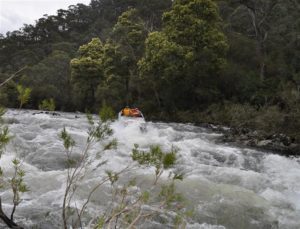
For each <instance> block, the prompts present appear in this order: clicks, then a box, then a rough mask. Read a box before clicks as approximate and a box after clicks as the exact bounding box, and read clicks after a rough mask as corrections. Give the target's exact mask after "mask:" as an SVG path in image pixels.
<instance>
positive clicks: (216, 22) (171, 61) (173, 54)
mask: <svg viewBox="0 0 300 229" xmlns="http://www.w3.org/2000/svg"><path fill="white" fill-rule="evenodd" d="M226 50H227V42H226V38H225V36H224V34H223V32H222V30H221V27H220V17H219V14H218V7H217V5H216V4H215V3H214V2H213V1H210V0H189V1H187V0H177V1H174V2H173V6H172V9H171V10H170V11H168V12H165V13H164V14H163V29H162V31H161V32H154V33H151V34H149V37H148V39H147V41H146V48H145V55H144V57H143V59H142V60H141V61H140V62H139V67H140V73H141V76H142V77H143V78H144V79H145V80H147V81H149V82H150V85H152V87H153V90H154V91H155V94H156V100H157V103H158V105H159V106H160V105H161V104H160V103H161V100H162V101H163V102H164V103H166V102H168V103H170V104H168V108H175V109H182V108H185V109H186V108H188V107H189V108H190V107H191V106H193V105H195V104H197V103H199V102H201V103H205V102H206V101H205V99H206V98H208V97H210V96H213V93H214V90H215V88H214V87H215V83H216V82H215V81H216V78H215V76H216V75H218V71H219V70H220V69H221V68H222V66H223V65H224V63H225V54H226ZM157 82H159V84H160V83H162V84H161V85H160V86H158V83H157ZM158 93H160V94H161V95H158Z"/></svg>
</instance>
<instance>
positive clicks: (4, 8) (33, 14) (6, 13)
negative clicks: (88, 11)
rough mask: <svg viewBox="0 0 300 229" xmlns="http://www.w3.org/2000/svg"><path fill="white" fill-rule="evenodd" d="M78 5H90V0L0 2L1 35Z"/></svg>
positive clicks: (10, 0)
mask: <svg viewBox="0 0 300 229" xmlns="http://www.w3.org/2000/svg"><path fill="white" fill-rule="evenodd" d="M77 3H84V4H89V3H90V0H0V33H2V34H6V32H8V31H13V30H18V29H19V28H21V27H22V26H23V24H35V20H37V19H39V18H41V17H43V15H44V14H48V15H54V14H56V11H57V10H58V9H68V6H69V5H76V4H77Z"/></svg>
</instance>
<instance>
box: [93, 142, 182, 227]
mask: <svg viewBox="0 0 300 229" xmlns="http://www.w3.org/2000/svg"><path fill="white" fill-rule="evenodd" d="M177 151H178V150H177V149H175V148H172V149H171V151H170V152H163V150H162V149H161V147H160V146H158V145H156V146H151V147H150V150H149V151H142V150H139V148H138V145H135V147H134V149H133V150H132V155H131V157H132V159H133V161H136V162H137V164H136V166H137V167H139V168H149V167H154V168H155V179H154V182H153V183H152V184H150V186H149V185H146V187H143V188H142V187H141V186H140V185H137V183H136V179H132V180H130V181H129V182H128V183H126V184H124V185H120V182H119V180H120V176H119V174H117V173H114V172H112V171H107V175H108V177H109V181H110V184H111V196H112V198H111V204H110V206H109V207H107V209H106V212H105V213H104V214H103V215H102V216H100V217H99V219H98V222H97V225H96V228H97V229H100V228H107V229H110V228H128V229H129V228H136V227H137V228H142V227H143V223H145V222H146V221H147V220H151V219H152V220H154V221H155V220H158V221H160V220H161V219H166V218H168V219H169V221H168V222H165V223H166V224H168V225H172V227H174V228H184V227H185V224H186V220H185V212H186V209H185V208H184V207H183V206H184V200H183V197H182V196H181V194H179V193H177V192H176V188H175V183H174V181H175V180H177V179H180V180H181V179H182V175H177V174H176V173H173V172H172V171H170V174H169V176H168V178H167V180H164V183H165V185H161V184H159V182H158V181H159V178H161V175H162V174H163V172H164V171H166V170H168V169H171V168H173V167H174V166H175V164H176V160H177ZM122 175H124V174H122Z"/></svg>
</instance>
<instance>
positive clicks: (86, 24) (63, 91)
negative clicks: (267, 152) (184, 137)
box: [0, 0, 300, 142]
mask: <svg viewBox="0 0 300 229" xmlns="http://www.w3.org/2000/svg"><path fill="white" fill-rule="evenodd" d="M20 70H21V71H20ZM16 72H18V73H17V75H15V76H14V78H13V80H10V81H9V82H8V83H6V84H5V85H3V86H1V87H0V101H1V105H3V106H5V107H9V108H18V107H19V102H18V90H17V88H18V87H19V88H20V86H21V85H22V87H23V88H30V90H31V94H30V99H29V101H28V103H27V104H24V106H23V107H24V108H28V109H38V108H39V107H41V104H42V102H43V101H45V100H49V101H50V100H51V101H52V102H53V103H55V109H56V110H60V111H81V112H85V111H90V112H97V111H98V109H99V108H100V107H101V106H103V105H109V106H111V107H112V108H113V109H114V110H115V111H116V112H117V111H119V110H120V109H122V108H123V107H124V106H126V105H129V106H131V107H139V108H140V109H141V110H142V111H143V113H144V115H145V117H146V118H147V119H148V120H160V121H173V122H174V121H175V122H193V123H214V124H221V125H227V126H233V127H239V128H250V129H256V130H259V131H262V132H263V133H264V134H265V135H272V134H274V133H284V134H287V135H289V136H291V138H292V141H294V142H300V132H299V131H298V130H299V128H300V3H299V1H297V0H227V1H217V0H215V1H214V0H175V1H172V0H126V1H125V0H92V1H91V2H90V4H89V5H84V4H77V5H71V6H69V8H68V10H62V9H58V10H57V14H56V15H44V17H43V18H40V19H38V20H37V21H36V24H35V25H28V24H25V25H24V26H23V27H22V28H20V29H19V30H17V31H11V32H7V33H6V34H0V82H4V81H5V80H6V79H8V78H9V77H11V76H12V75H13V74H14V73H16Z"/></svg>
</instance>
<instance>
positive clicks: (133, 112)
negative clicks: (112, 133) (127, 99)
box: [121, 107, 143, 118]
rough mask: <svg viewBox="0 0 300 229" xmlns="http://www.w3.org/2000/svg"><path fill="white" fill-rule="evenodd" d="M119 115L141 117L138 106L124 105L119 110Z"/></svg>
mask: <svg viewBox="0 0 300 229" xmlns="http://www.w3.org/2000/svg"><path fill="white" fill-rule="evenodd" d="M121 116H125V117H137V118H138V117H143V115H142V112H141V111H140V110H139V109H138V108H129V107H125V108H124V109H122V111H121Z"/></svg>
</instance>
